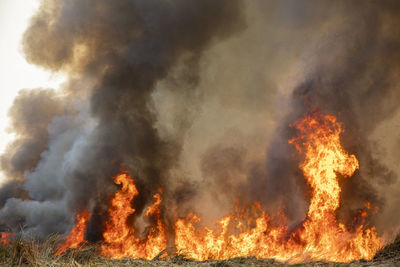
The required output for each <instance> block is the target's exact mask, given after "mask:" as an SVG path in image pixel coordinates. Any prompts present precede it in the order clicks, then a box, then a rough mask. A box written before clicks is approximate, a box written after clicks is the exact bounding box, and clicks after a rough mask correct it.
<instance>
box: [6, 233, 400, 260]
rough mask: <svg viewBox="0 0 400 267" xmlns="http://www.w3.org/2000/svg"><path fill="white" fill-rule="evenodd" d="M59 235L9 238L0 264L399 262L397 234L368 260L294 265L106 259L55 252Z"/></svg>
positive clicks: (88, 249) (93, 252)
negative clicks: (36, 237)
mask: <svg viewBox="0 0 400 267" xmlns="http://www.w3.org/2000/svg"><path fill="white" fill-rule="evenodd" d="M60 242H61V237H60V236H57V235H53V236H50V237H49V238H47V239H46V240H44V241H43V242H39V241H37V240H35V239H34V238H28V239H25V240H23V239H21V238H11V239H10V242H9V243H7V244H2V245H0V266H54V267H56V266H71V267H72V266H76V267H80V266H220V267H222V266H224V267H228V266H398V265H399V264H400V235H399V236H398V237H397V238H396V239H395V240H394V241H393V242H392V243H390V244H388V245H387V246H385V247H384V248H382V249H381V250H380V251H378V253H377V254H376V255H375V257H374V259H373V260H371V261H364V260H361V261H354V262H351V263H337V262H335V263H333V262H324V261H317V262H305V263H299V264H295V265H288V264H285V263H279V262H277V261H274V260H272V259H256V258H253V257H248V258H232V259H227V260H207V261H195V260H193V259H189V258H187V257H185V256H184V255H179V254H173V253H171V255H169V256H163V257H160V258H156V259H153V260H145V259H128V258H124V259H119V260H117V259H109V258H105V257H103V256H101V254H100V248H101V244H100V243H96V244H88V245H82V246H78V247H77V248H73V249H68V250H67V251H66V252H65V253H63V254H61V255H56V251H57V249H58V248H59V245H60Z"/></svg>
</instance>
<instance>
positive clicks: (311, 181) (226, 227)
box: [58, 112, 383, 263]
mask: <svg viewBox="0 0 400 267" xmlns="http://www.w3.org/2000/svg"><path fill="white" fill-rule="evenodd" d="M293 127H295V128H296V129H297V130H298V135H297V137H295V138H293V139H291V140H290V141H289V143H290V144H293V145H295V147H296V149H297V150H298V151H299V152H300V153H301V154H302V155H303V156H304V160H303V161H302V162H301V163H300V164H299V167H300V168H301V170H302V171H303V174H304V177H305V179H306V182H307V184H308V186H309V187H310V189H311V199H310V205H309V209H308V213H307V217H306V219H305V220H304V221H303V222H302V224H301V226H299V227H298V228H297V229H295V230H294V231H292V232H289V231H288V227H287V224H286V217H285V216H284V215H283V214H278V215H275V216H270V215H268V214H267V213H266V212H265V211H263V210H262V208H261V205H260V204H259V203H255V204H253V205H252V206H251V207H250V212H247V211H246V210H249V209H242V210H241V211H239V210H238V209H237V210H236V212H235V213H233V214H230V215H228V216H225V217H223V218H222V219H220V220H219V221H218V222H217V224H216V225H217V228H218V230H215V229H214V230H213V229H211V228H208V227H204V228H203V229H201V228H200V227H196V226H197V224H198V223H199V222H200V217H199V216H198V215H196V214H193V213H190V214H189V215H187V216H186V217H185V218H179V219H177V220H176V221H175V224H174V230H175V240H174V241H175V247H176V249H177V251H178V253H182V254H184V255H185V256H186V257H189V258H193V259H196V260H207V259H228V258H233V257H250V256H252V257H257V258H273V259H275V260H278V261H286V262H290V263H296V262H301V261H310V260H329V261H336V262H338V261H340V262H350V261H352V260H358V259H371V258H372V257H373V256H374V255H375V253H376V251H377V250H378V249H380V248H381V246H382V245H383V243H382V241H381V239H380V238H379V236H378V234H377V232H376V229H375V228H374V227H371V228H366V227H365V225H364V223H365V221H366V218H367V216H368V211H371V212H376V211H378V210H379V208H378V207H374V209H373V210H372V209H371V204H370V203H369V202H365V207H366V209H360V210H359V215H358V216H357V217H356V218H355V220H354V223H355V225H357V227H355V229H354V227H353V228H347V227H346V226H345V225H344V224H343V223H340V222H339V221H338V219H337V217H336V212H337V210H338V208H339V206H340V192H341V189H340V186H339V183H338V174H340V175H341V176H343V177H350V176H352V175H353V173H354V172H355V171H356V170H357V169H358V161H357V159H356V157H355V156H354V155H349V154H348V153H347V152H346V151H345V150H344V149H343V147H342V146H341V144H340V134H341V133H342V132H343V130H342V126H341V124H340V123H338V122H337V120H336V117H334V116H332V115H323V114H321V113H319V112H315V113H312V114H310V115H307V116H305V117H304V118H301V119H299V120H298V121H297V122H296V123H295V124H294V125H293ZM114 182H115V183H116V184H117V185H120V186H121V188H120V190H119V191H117V192H116V193H115V194H114V195H113V197H112V198H111V201H110V208H109V220H108V221H107V222H106V227H105V231H104V232H103V238H104V243H103V244H102V246H101V253H102V255H103V256H106V257H110V258H115V259H121V258H124V257H127V258H145V259H152V258H154V257H155V256H156V255H158V254H159V253H160V252H161V251H162V250H163V249H165V248H167V236H166V230H165V225H164V224H163V222H162V219H161V211H160V208H159V206H160V204H161V202H162V199H161V193H162V192H161V190H159V193H156V194H154V196H153V197H154V199H155V202H154V204H152V205H151V206H150V207H148V208H147V210H146V211H145V212H144V216H145V218H149V217H151V219H152V226H151V227H150V230H149V231H148V232H147V234H146V237H145V238H138V237H137V236H135V229H134V227H133V225H131V224H132V223H129V217H130V216H132V215H133V214H134V213H135V212H136V210H135V209H134V208H132V206H131V203H132V201H133V200H134V198H135V197H136V196H137V195H138V194H139V192H138V190H137V188H136V186H135V184H134V181H133V179H132V178H131V177H129V176H128V175H126V174H120V175H118V176H116V177H114ZM85 214H87V215H78V219H77V221H78V224H77V225H76V226H75V227H74V229H73V230H72V231H71V236H75V238H72V237H71V236H70V237H69V238H68V240H67V242H66V244H67V243H68V245H66V244H64V246H63V247H62V248H60V250H59V251H58V253H59V254H60V253H62V252H63V251H65V249H66V248H67V247H72V246H77V245H78V244H79V243H81V242H82V241H83V234H84V228H85V227H86V221H87V220H88V218H89V214H88V213H85ZM72 240H74V241H72Z"/></svg>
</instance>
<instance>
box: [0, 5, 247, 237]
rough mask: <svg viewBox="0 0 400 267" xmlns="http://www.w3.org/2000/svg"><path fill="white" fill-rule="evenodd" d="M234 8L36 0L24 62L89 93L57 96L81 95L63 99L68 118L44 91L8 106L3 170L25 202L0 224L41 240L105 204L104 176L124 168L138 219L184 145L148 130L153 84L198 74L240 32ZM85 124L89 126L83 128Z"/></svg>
mask: <svg viewBox="0 0 400 267" xmlns="http://www.w3.org/2000/svg"><path fill="white" fill-rule="evenodd" d="M241 6H242V5H241V3H240V2H239V1H231V0H229V1H213V0H210V1H186V0H182V1H179V0H178V1H128V0H125V1H106V0H104V1H98V0H91V1H81V0H76V1H59V0H50V1H48V0H44V1H43V2H42V5H41V7H40V10H39V12H38V13H37V14H36V15H35V16H34V17H33V19H32V21H31V25H30V26H29V28H28V30H27V31H26V33H25V36H24V43H23V45H24V51H25V54H26V58H27V60H28V61H29V62H31V63H33V64H36V65H39V66H43V67H45V68H48V69H50V70H52V71H59V70H62V71H67V72H69V73H70V75H71V77H81V78H82V79H86V80H88V82H90V83H92V84H93V86H92V87H91V88H89V89H84V88H82V89H80V88H71V87H67V88H65V89H64V90H65V94H67V95H69V96H71V97H73V96H74V95H75V96H77V95H85V94H87V95H88V96H87V99H85V98H84V99H83V100H82V102H81V103H76V102H77V101H76V100H74V99H72V100H71V101H69V99H70V98H68V101H67V103H68V106H69V107H71V108H73V109H74V112H73V113H74V114H68V112H66V111H64V108H63V105H66V104H64V103H63V102H60V103H57V102H56V101H57V99H55V98H56V97H55V93H54V92H52V91H32V92H31V93H23V94H21V96H20V97H19V98H18V99H17V100H16V102H15V104H14V107H13V108H12V110H11V111H10V117H11V118H12V120H13V125H12V127H13V130H14V131H15V132H16V133H17V135H18V139H17V141H15V143H13V144H12V145H11V146H10V148H9V149H8V151H7V152H6V154H5V156H3V159H2V162H3V163H2V166H3V169H4V170H5V171H6V174H7V176H9V177H14V179H18V180H21V191H22V192H26V194H27V195H28V196H29V197H28V199H27V200H25V201H24V200H21V199H17V198H9V199H8V200H7V201H6V203H5V204H4V201H3V204H4V207H3V209H2V210H1V214H0V218H1V222H2V223H5V224H7V225H10V226H11V227H13V230H15V231H18V227H21V226H22V227H24V228H25V229H24V231H25V232H26V233H29V232H33V233H35V234H36V235H37V236H39V237H44V236H46V235H48V234H50V233H53V232H65V231H66V230H68V228H67V226H69V225H70V223H71V222H72V221H73V216H72V214H71V211H75V210H79V209H82V208H84V207H87V208H89V209H93V207H96V209H98V208H99V207H100V208H105V207H106V206H107V204H108V203H107V198H108V196H109V194H110V193H112V192H113V191H114V190H115V189H116V188H115V186H114V184H113V181H112V177H113V176H115V175H116V174H118V173H119V172H120V171H121V169H122V168H123V169H125V170H127V171H128V172H129V173H130V174H132V175H133V176H134V178H135V179H136V181H137V182H136V185H137V187H138V189H139V191H140V193H141V194H140V195H139V197H138V198H137V199H136V200H135V203H134V205H135V208H136V210H137V212H138V213H140V212H141V211H142V210H143V208H144V207H145V205H146V204H147V203H148V201H150V200H151V196H152V194H153V193H155V192H156V190H157V189H158V188H159V187H166V185H167V184H168V179H170V173H169V170H170V169H171V168H172V167H173V166H174V165H176V164H177V159H178V157H179V153H180V150H181V146H182V144H181V142H182V141H181V140H179V139H177V138H174V137H171V138H165V139H163V138H161V137H160V134H159V131H158V130H157V128H156V127H155V123H156V122H157V115H156V111H155V107H154V103H153V100H152V93H153V92H154V90H155V88H156V85H157V82H158V81H160V80H162V79H164V78H166V76H167V75H168V74H169V72H170V71H171V69H172V68H173V67H174V66H175V65H177V64H183V63H182V62H181V61H182V60H183V59H185V61H189V62H190V63H186V65H187V64H189V65H190V67H192V68H193V71H196V69H197V64H198V60H199V58H200V57H201V55H202V53H203V51H204V50H205V49H206V48H207V47H208V46H209V45H210V44H211V43H214V42H218V41H219V40H222V39H223V38H225V37H227V36H229V35H231V34H232V33H234V32H235V31H237V30H239V29H242V28H243V20H242V18H241ZM191 75H192V76H193V77H196V73H193V74H191ZM71 84H72V83H71ZM176 90H181V89H179V88H176ZM188 90H191V88H189V89H188ZM193 93H195V91H194V90H193V92H192V93H190V92H189V93H188V94H193ZM28 94H31V96H29V95H28ZM77 98H78V97H77ZM60 101H62V99H60ZM85 101H89V103H85ZM85 105H89V107H90V111H89V112H87V111H86V110H85ZM65 113H67V114H65ZM89 119H90V120H93V121H94V122H93V123H89V124H86V121H87V120H89ZM84 122H85V123H84ZM183 128H184V127H183ZM183 130H184V129H182V131H183ZM15 191H17V192H16V193H15V195H14V197H19V195H20V194H19V191H18V190H15ZM22 192H21V194H22ZM100 210H101V209H100ZM11 217H13V218H14V219H13V220H10V218H11ZM36 218H37V219H36ZM58 221H59V222H60V223H57V222H58ZM48 225H57V227H56V228H54V227H48Z"/></svg>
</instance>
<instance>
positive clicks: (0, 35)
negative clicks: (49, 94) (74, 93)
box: [0, 0, 64, 182]
mask: <svg viewBox="0 0 400 267" xmlns="http://www.w3.org/2000/svg"><path fill="white" fill-rule="evenodd" d="M38 5H39V0H0V153H1V154H2V153H3V151H4V149H5V147H6V145H7V143H8V142H10V141H11V140H12V138H13V135H12V134H10V133H7V125H8V117H7V112H8V110H9V108H10V107H11V105H12V103H13V99H14V97H15V96H16V95H17V94H18V91H19V90H21V89H30V88H39V87H44V88H54V89H57V88H58V87H59V85H60V83H61V82H62V81H63V80H64V77H63V76H62V75H61V74H52V73H49V72H47V71H45V70H43V69H40V68H38V67H36V66H33V65H30V64H28V63H27V62H26V60H25V59H24V56H23V53H22V48H21V38H22V35H23V33H24V31H25V29H26V28H27V26H28V24H29V19H30V17H31V16H32V15H33V14H34V12H35V10H36V9H37V8H38ZM2 179H3V176H2V174H1V173H0V182H1V180H2Z"/></svg>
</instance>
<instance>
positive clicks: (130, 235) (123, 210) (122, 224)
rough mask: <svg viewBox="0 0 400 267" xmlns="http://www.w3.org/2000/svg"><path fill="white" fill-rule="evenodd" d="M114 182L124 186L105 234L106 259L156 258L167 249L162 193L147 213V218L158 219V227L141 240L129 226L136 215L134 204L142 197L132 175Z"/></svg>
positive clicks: (114, 202) (117, 194)
mask: <svg viewBox="0 0 400 267" xmlns="http://www.w3.org/2000/svg"><path fill="white" fill-rule="evenodd" d="M114 182H115V183H116V184H118V185H121V189H120V190H119V191H118V192H116V193H115V195H114V196H113V198H112V199H111V208H110V210H109V216H110V219H109V221H108V222H107V223H106V229H105V231H104V232H103V238H104V242H105V243H104V244H103V245H102V246H101V253H102V255H103V256H106V257H109V258H114V259H121V258H125V257H126V258H145V259H152V258H154V257H155V256H156V255H157V254H158V253H160V252H161V251H162V250H163V249H165V248H166V246H167V237H166V233H165V227H164V225H163V223H162V221H161V216H160V209H159V205H160V204H161V195H160V193H156V194H154V196H153V197H154V199H155V200H156V201H155V203H154V204H153V205H151V206H150V207H148V208H147V210H146V213H145V216H146V217H149V216H152V217H154V218H155V219H156V226H153V227H152V228H151V229H150V231H149V232H148V234H147V236H146V238H145V239H140V238H138V237H136V236H135V229H134V227H132V226H130V225H128V222H127V221H128V218H129V216H131V215H133V214H134V213H135V209H134V208H132V207H131V202H132V201H133V199H134V198H135V197H136V196H137V195H138V194H139V192H138V191H137V189H136V186H135V184H134V181H133V179H132V178H131V177H129V176H128V175H126V174H120V175H118V176H116V177H115V178H114Z"/></svg>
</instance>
